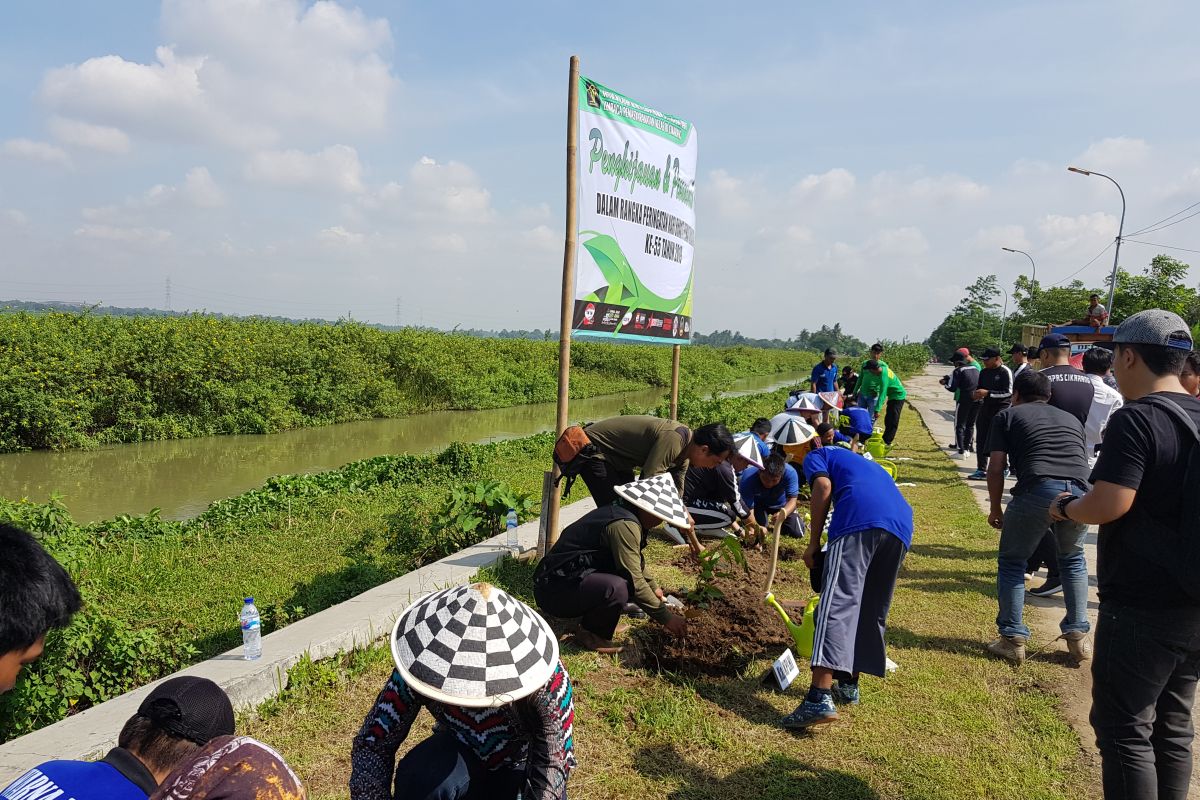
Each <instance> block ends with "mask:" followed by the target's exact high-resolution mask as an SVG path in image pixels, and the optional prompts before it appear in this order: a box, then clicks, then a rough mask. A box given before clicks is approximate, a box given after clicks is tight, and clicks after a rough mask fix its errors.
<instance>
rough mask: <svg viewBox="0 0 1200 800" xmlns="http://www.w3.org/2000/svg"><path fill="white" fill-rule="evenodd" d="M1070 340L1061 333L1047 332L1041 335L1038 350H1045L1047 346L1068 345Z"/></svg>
mask: <svg viewBox="0 0 1200 800" xmlns="http://www.w3.org/2000/svg"><path fill="white" fill-rule="evenodd" d="M1070 346H1071V340H1070V339H1068V338H1067V337H1066V336H1063V335H1062V334H1061V333H1047V334H1046V335H1045V336H1043V337H1042V342H1041V344H1039V345H1038V350H1045V349H1046V348H1047V347H1070Z"/></svg>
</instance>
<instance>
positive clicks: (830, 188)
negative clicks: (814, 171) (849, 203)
mask: <svg viewBox="0 0 1200 800" xmlns="http://www.w3.org/2000/svg"><path fill="white" fill-rule="evenodd" d="M856 183H857V180H856V179H855V177H854V173H852V172H850V171H849V170H847V169H842V168H841V167H835V168H834V169H831V170H829V171H828V172H825V173H822V174H820V175H806V176H805V177H804V178H803V179H802V180H801V181H800V182H799V183H797V184H796V185H795V187H793V189H792V192H793V194H794V195H796V196H797V197H816V198H818V199H821V200H839V199H842V198H845V197H849V196H850V195H851V194H853V193H854V187H855V184H856Z"/></svg>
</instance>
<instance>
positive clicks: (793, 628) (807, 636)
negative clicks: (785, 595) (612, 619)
mask: <svg viewBox="0 0 1200 800" xmlns="http://www.w3.org/2000/svg"><path fill="white" fill-rule="evenodd" d="M820 601H821V597H820V595H813V596H812V599H810V600H809V601H808V604H807V605H806V606H804V619H802V620H800V624H799V625H797V624H796V623H794V622H792V619H791V617H789V616H788V614H787V612H786V611H784V610H783V606H781V605H779V601H778V600H776V599H775V594H774V592H767V596H766V597H765V598H764V599H763V603H764V604H766V605H768V606H770V607H771V608H773V609H775V610H776V611H778V612H779V616H780V617H782V618H783V624H784V625H786V626H787V629H788V633H790V634H791V635H792V641H794V642H795V643H796V652H797V653H799V654H800V655H801V656H802V657H804V658H812V653H813V634H815V633H816V629H817V621H816V611H817V603H819V602H820Z"/></svg>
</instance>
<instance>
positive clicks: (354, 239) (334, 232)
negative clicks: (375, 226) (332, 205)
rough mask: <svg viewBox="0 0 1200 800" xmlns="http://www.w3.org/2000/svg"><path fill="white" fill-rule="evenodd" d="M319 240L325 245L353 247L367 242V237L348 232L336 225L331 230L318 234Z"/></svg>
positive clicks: (326, 229)
mask: <svg viewBox="0 0 1200 800" xmlns="http://www.w3.org/2000/svg"><path fill="white" fill-rule="evenodd" d="M317 239H319V240H320V241H321V242H322V243H324V244H329V245H335V246H347V245H350V246H353V245H360V244H362V243H363V242H364V241H365V240H366V236H364V235H363V234H361V233H355V232H353V231H348V230H346V229H345V228H344V227H342V226H341V225H334V226H333V227H331V228H325V229H324V230H322V231H321V232H320V233H318V234H317Z"/></svg>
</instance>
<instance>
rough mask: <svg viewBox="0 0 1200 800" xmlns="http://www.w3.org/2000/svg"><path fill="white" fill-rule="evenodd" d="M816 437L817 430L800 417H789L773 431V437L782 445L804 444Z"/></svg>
mask: <svg viewBox="0 0 1200 800" xmlns="http://www.w3.org/2000/svg"><path fill="white" fill-rule="evenodd" d="M816 435H817V431H816V429H814V428H813V426H811V425H809V424H808V423H807V422H805V421H804V420H803V419H801V418H800V417H788V418H787V419H785V420H783V422H782V423H781V424H780V425H778V426H777V427H776V428H775V430H773V431H771V436H772V437H773V438H774V439H775V441H776V443H778V444H781V445H789V444H802V443H804V442H807V441H808V440H809V439H811V438H813V437H814V436H816Z"/></svg>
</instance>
